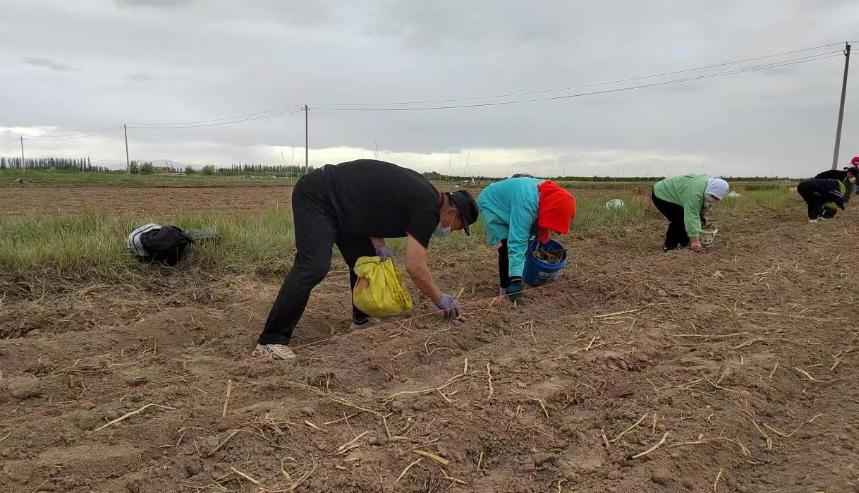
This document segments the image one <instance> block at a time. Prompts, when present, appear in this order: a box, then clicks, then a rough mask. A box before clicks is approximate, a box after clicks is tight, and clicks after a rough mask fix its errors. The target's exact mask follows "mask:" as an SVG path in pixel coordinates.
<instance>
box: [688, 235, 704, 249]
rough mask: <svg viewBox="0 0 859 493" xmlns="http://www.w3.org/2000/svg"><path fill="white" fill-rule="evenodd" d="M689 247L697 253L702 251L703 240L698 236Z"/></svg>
mask: <svg viewBox="0 0 859 493" xmlns="http://www.w3.org/2000/svg"><path fill="white" fill-rule="evenodd" d="M689 248H690V249H692V251H693V252H695V253H701V251H702V250H703V249H704V247H702V246H701V240H699V239H697V238H696V239H694V240H692V244H691V245H689Z"/></svg>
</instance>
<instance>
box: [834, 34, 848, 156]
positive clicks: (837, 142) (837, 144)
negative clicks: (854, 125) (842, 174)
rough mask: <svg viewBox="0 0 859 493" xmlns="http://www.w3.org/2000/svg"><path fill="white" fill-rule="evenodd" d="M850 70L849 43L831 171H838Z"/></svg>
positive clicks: (845, 48)
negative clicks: (848, 70) (848, 72)
mask: <svg viewBox="0 0 859 493" xmlns="http://www.w3.org/2000/svg"><path fill="white" fill-rule="evenodd" d="M849 68H850V43H844V79H843V80H842V81H841V106H839V108H838V126H837V127H836V128H835V151H834V152H833V153H832V169H838V151H840V150H841V123H842V121H843V120H844V98H845V97H846V96H847V69H849Z"/></svg>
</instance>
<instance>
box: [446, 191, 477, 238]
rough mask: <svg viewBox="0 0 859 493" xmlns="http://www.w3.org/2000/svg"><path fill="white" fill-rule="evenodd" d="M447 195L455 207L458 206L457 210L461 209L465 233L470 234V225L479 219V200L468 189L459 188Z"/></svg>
mask: <svg viewBox="0 0 859 493" xmlns="http://www.w3.org/2000/svg"><path fill="white" fill-rule="evenodd" d="M447 196H448V197H449V198H450V202H451V203H452V204H453V205H454V207H456V210H457V211H459V218H460V219H462V229H463V230H464V231H465V234H467V235H469V236H470V235H471V232H470V231H469V230H468V226H469V225H470V224H474V222H475V221H477V215H478V214H479V212H478V209H477V202H476V201H475V200H474V197H472V196H471V194H470V193H468V190H457V191H456V192H453V193H449V194H447Z"/></svg>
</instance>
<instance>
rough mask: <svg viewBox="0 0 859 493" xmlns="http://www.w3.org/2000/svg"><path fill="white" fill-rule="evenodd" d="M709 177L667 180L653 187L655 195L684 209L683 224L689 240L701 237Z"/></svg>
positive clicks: (696, 176) (679, 177) (683, 177)
mask: <svg viewBox="0 0 859 493" xmlns="http://www.w3.org/2000/svg"><path fill="white" fill-rule="evenodd" d="M706 188H707V175H683V176H674V177H671V178H666V179H664V180H661V181H659V182H657V183H656V185H653V195H656V197H658V198H660V199H662V200H664V201H666V202H671V203H672V204H677V205H679V206H681V207H683V223H684V224H685V225H686V234H687V235H689V238H698V237H699V236H701V230H702V229H703V228H701V212H702V211H703V209H704V190H705V189H706Z"/></svg>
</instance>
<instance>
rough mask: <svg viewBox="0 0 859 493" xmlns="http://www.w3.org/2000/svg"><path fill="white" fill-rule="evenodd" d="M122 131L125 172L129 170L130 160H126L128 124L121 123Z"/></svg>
mask: <svg viewBox="0 0 859 493" xmlns="http://www.w3.org/2000/svg"><path fill="white" fill-rule="evenodd" d="M122 131H123V132H124V133H125V172H126V173H130V172H131V161H129V160H128V125H127V124H125V123H123V124H122Z"/></svg>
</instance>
